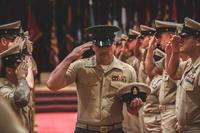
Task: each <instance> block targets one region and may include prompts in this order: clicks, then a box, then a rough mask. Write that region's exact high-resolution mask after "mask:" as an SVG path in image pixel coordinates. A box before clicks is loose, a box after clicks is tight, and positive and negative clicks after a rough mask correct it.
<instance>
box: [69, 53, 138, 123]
mask: <svg viewBox="0 0 200 133" xmlns="http://www.w3.org/2000/svg"><path fill="white" fill-rule="evenodd" d="M66 81H67V83H68V84H70V83H72V82H75V83H76V86H77V94H78V121H79V122H82V123H87V124H92V125H111V124H114V123H119V122H122V120H123V115H122V106H123V103H122V101H121V100H120V99H119V98H118V97H116V96H115V95H113V94H115V93H116V92H117V91H118V90H119V88H120V87H122V86H123V85H125V84H126V83H130V82H133V81H136V74H135V71H134V69H133V68H132V67H131V66H130V65H128V64H125V63H123V62H121V61H119V60H118V59H116V58H115V57H114V60H113V62H112V63H111V65H110V66H109V67H108V69H107V70H103V68H102V67H101V66H99V65H97V64H96V57H95V56H93V57H91V58H88V59H81V60H78V61H75V62H73V63H72V64H71V65H70V67H69V68H68V70H67V72H66Z"/></svg>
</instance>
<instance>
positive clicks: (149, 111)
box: [141, 25, 162, 133]
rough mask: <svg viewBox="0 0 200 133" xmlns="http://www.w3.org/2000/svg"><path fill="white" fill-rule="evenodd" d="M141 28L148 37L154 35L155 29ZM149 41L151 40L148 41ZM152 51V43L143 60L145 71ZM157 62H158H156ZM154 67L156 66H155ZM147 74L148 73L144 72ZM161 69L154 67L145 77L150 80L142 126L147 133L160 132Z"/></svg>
mask: <svg viewBox="0 0 200 133" xmlns="http://www.w3.org/2000/svg"><path fill="white" fill-rule="evenodd" d="M141 28H143V29H145V31H144V33H143V32H141V34H142V33H143V34H144V35H143V36H145V35H148V36H151V37H152V36H153V35H154V34H155V31H156V29H154V28H151V27H148V26H143V25H142V26H141ZM150 41H151V40H150ZM153 50H154V46H153V45H152V43H149V46H148V49H147V54H146V58H145V63H144V64H145V71H146V69H147V68H148V67H149V65H151V63H152V62H151V61H152V58H153ZM158 62H159V60H158ZM155 67H156V66H155ZM146 72H148V71H146ZM161 74H162V69H159V68H157V67H156V69H155V71H151V72H150V73H149V72H148V73H147V76H148V77H149V79H150V88H151V92H150V95H149V96H147V100H146V102H145V104H144V109H143V112H144V124H145V126H146V129H147V130H148V132H149V133H160V132H161V116H160V109H159V99H158V97H159V91H160V87H161V83H162V76H161Z"/></svg>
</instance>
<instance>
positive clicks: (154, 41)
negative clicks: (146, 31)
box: [149, 36, 157, 49]
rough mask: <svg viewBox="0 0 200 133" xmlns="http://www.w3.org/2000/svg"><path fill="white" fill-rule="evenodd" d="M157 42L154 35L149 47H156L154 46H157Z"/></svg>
mask: <svg viewBox="0 0 200 133" xmlns="http://www.w3.org/2000/svg"><path fill="white" fill-rule="evenodd" d="M156 42H157V40H156V37H155V36H153V37H152V38H151V39H150V40H149V48H150V49H154V48H155V47H156Z"/></svg>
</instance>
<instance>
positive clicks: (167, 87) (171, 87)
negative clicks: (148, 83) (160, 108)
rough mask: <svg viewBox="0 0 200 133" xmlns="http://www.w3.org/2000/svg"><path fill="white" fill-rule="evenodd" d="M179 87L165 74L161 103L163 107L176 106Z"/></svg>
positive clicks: (160, 96) (161, 89) (161, 90)
mask: <svg viewBox="0 0 200 133" xmlns="http://www.w3.org/2000/svg"><path fill="white" fill-rule="evenodd" d="M176 91H177V85H176V81H174V80H172V79H171V78H170V77H169V75H168V74H167V73H166V72H163V79H162V85H161V88H160V94H159V102H160V104H161V105H173V104H174V105H175V101H176Z"/></svg>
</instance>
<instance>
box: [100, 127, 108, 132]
mask: <svg viewBox="0 0 200 133" xmlns="http://www.w3.org/2000/svg"><path fill="white" fill-rule="evenodd" d="M100 132H101V133H107V132H108V127H106V126H102V127H100Z"/></svg>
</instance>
